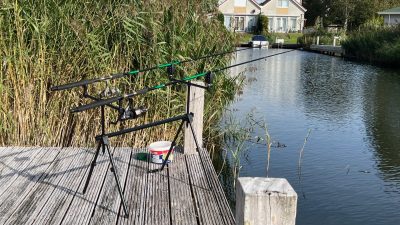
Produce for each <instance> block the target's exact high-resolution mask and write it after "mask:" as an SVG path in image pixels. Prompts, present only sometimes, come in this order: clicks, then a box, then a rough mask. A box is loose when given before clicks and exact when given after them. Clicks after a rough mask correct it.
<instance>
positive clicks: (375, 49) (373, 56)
mask: <svg viewBox="0 0 400 225" xmlns="http://www.w3.org/2000/svg"><path fill="white" fill-rule="evenodd" d="M342 46H343V48H344V50H345V51H346V55H347V56H349V57H351V58H355V59H358V60H361V61H366V62H369V63H373V64H378V65H382V66H390V67H399V66H400V26H396V27H377V28H368V29H367V28H364V29H362V30H359V31H356V32H353V33H352V34H350V35H349V36H348V38H347V40H346V41H345V42H344V43H343V44H342Z"/></svg>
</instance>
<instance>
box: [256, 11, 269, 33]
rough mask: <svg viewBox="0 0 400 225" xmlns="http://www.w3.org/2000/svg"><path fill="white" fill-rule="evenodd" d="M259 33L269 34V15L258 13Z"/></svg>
mask: <svg viewBox="0 0 400 225" xmlns="http://www.w3.org/2000/svg"><path fill="white" fill-rule="evenodd" d="M257 33H258V34H262V35H265V36H267V35H268V17H267V16H264V15H261V14H260V15H258V23H257Z"/></svg>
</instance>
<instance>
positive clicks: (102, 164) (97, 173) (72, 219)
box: [61, 148, 114, 225]
mask: <svg viewBox="0 0 400 225" xmlns="http://www.w3.org/2000/svg"><path fill="white" fill-rule="evenodd" d="M93 151H95V149H93ZM100 151H101V150H100ZM113 151H114V148H111V152H113ZM109 165H110V161H109V159H108V155H107V153H104V154H102V153H100V154H99V156H98V158H97V163H96V167H95V168H94V170H93V174H92V178H91V180H90V183H89V186H88V188H87V190H86V193H85V194H83V193H82V190H79V191H78V192H77V193H76V194H75V196H74V198H73V200H72V202H71V204H70V206H69V209H68V211H67V213H66V214H65V215H64V218H63V219H62V221H61V224H72V225H75V224H88V223H89V221H90V218H91V216H92V213H93V209H94V207H95V206H96V201H97V199H98V196H99V194H100V192H101V189H102V187H103V184H104V181H105V178H106V174H107V170H109ZM86 178H87V173H85V176H84V177H83V184H84V183H85V181H86ZM81 189H83V187H82V188H81Z"/></svg>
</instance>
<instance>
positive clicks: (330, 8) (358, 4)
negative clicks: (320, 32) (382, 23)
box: [303, 0, 400, 30]
mask: <svg viewBox="0 0 400 225" xmlns="http://www.w3.org/2000/svg"><path fill="white" fill-rule="evenodd" d="M303 5H304V7H305V8H306V9H307V12H306V14H305V18H306V19H307V26H313V25H314V24H315V21H316V19H317V18H318V17H320V18H323V23H324V26H326V25H329V24H340V25H346V24H347V28H348V29H349V30H356V29H357V28H358V27H359V26H360V25H362V24H365V23H367V22H368V21H369V20H371V19H372V18H374V17H376V15H377V12H379V11H382V10H386V9H389V8H392V7H397V6H399V5H400V0H368V1H365V0H304V1H303ZM345 29H346V28H345Z"/></svg>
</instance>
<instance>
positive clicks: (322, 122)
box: [229, 49, 400, 225]
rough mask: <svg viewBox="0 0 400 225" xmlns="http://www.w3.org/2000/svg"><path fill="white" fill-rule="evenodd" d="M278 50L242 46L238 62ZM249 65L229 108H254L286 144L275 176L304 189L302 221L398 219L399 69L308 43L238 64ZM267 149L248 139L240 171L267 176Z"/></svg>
mask: <svg viewBox="0 0 400 225" xmlns="http://www.w3.org/2000/svg"><path fill="white" fill-rule="evenodd" d="M279 51H284V50H259V49H254V50H250V51H242V52H239V53H238V54H237V58H236V59H235V61H234V62H233V63H235V62H242V61H246V60H249V59H254V58H258V57H260V56H264V55H268V54H274V53H276V52H279ZM243 71H245V72H244V75H245V76H246V79H247V80H250V81H252V82H249V83H248V84H247V85H246V86H245V88H244V89H243V93H242V94H241V95H239V96H237V101H236V102H234V103H233V104H232V105H231V106H230V107H229V108H230V111H232V112H233V115H234V117H236V118H237V119H241V118H245V117H246V115H247V114H248V113H249V112H251V111H253V112H255V113H256V115H257V116H258V117H262V118H264V119H265V121H266V122H267V123H268V129H269V133H270V135H271V136H272V139H273V140H274V141H275V142H279V143H282V144H284V145H286V146H287V147H284V148H273V149H272V153H271V163H270V169H269V176H270V177H284V178H287V179H288V180H289V182H290V183H291V184H292V186H293V187H294V189H295V190H296V192H297V193H298V195H299V200H298V215H297V224H298V225H313V224H315V225H322V224H324V225H329V224H335V225H337V224H340V225H346V224H349V225H355V224H362V225H377V224H382V225H389V224H390V225H398V224H400V147H399V146H400V72H396V71H391V70H385V69H381V68H377V67H374V66H370V65H363V64H359V63H354V62H348V61H344V60H343V59H341V58H335V57H330V56H325V55H319V54H314V53H309V52H302V51H294V52H290V53H286V54H283V55H279V56H275V57H272V58H268V59H267V60H263V61H260V62H257V63H252V64H247V65H245V66H241V67H238V68H236V69H234V70H232V71H231V73H232V74H238V73H239V72H243ZM309 129H311V134H310V136H309V139H308V141H307V143H306V146H305V149H304V156H303V161H302V169H301V176H300V177H299V175H298V172H299V170H298V160H299V151H300V149H301V147H302V145H303V142H304V138H305V137H306V135H307V132H308V130H309ZM258 132H261V131H258ZM254 135H262V134H261V133H257V131H256V134H254ZM266 155H267V154H266V150H265V147H263V146H258V145H251V146H250V148H249V150H248V151H247V154H246V156H245V157H244V156H243V159H242V166H243V168H242V169H241V171H240V176H266V172H265V171H266V160H267V157H266Z"/></svg>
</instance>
